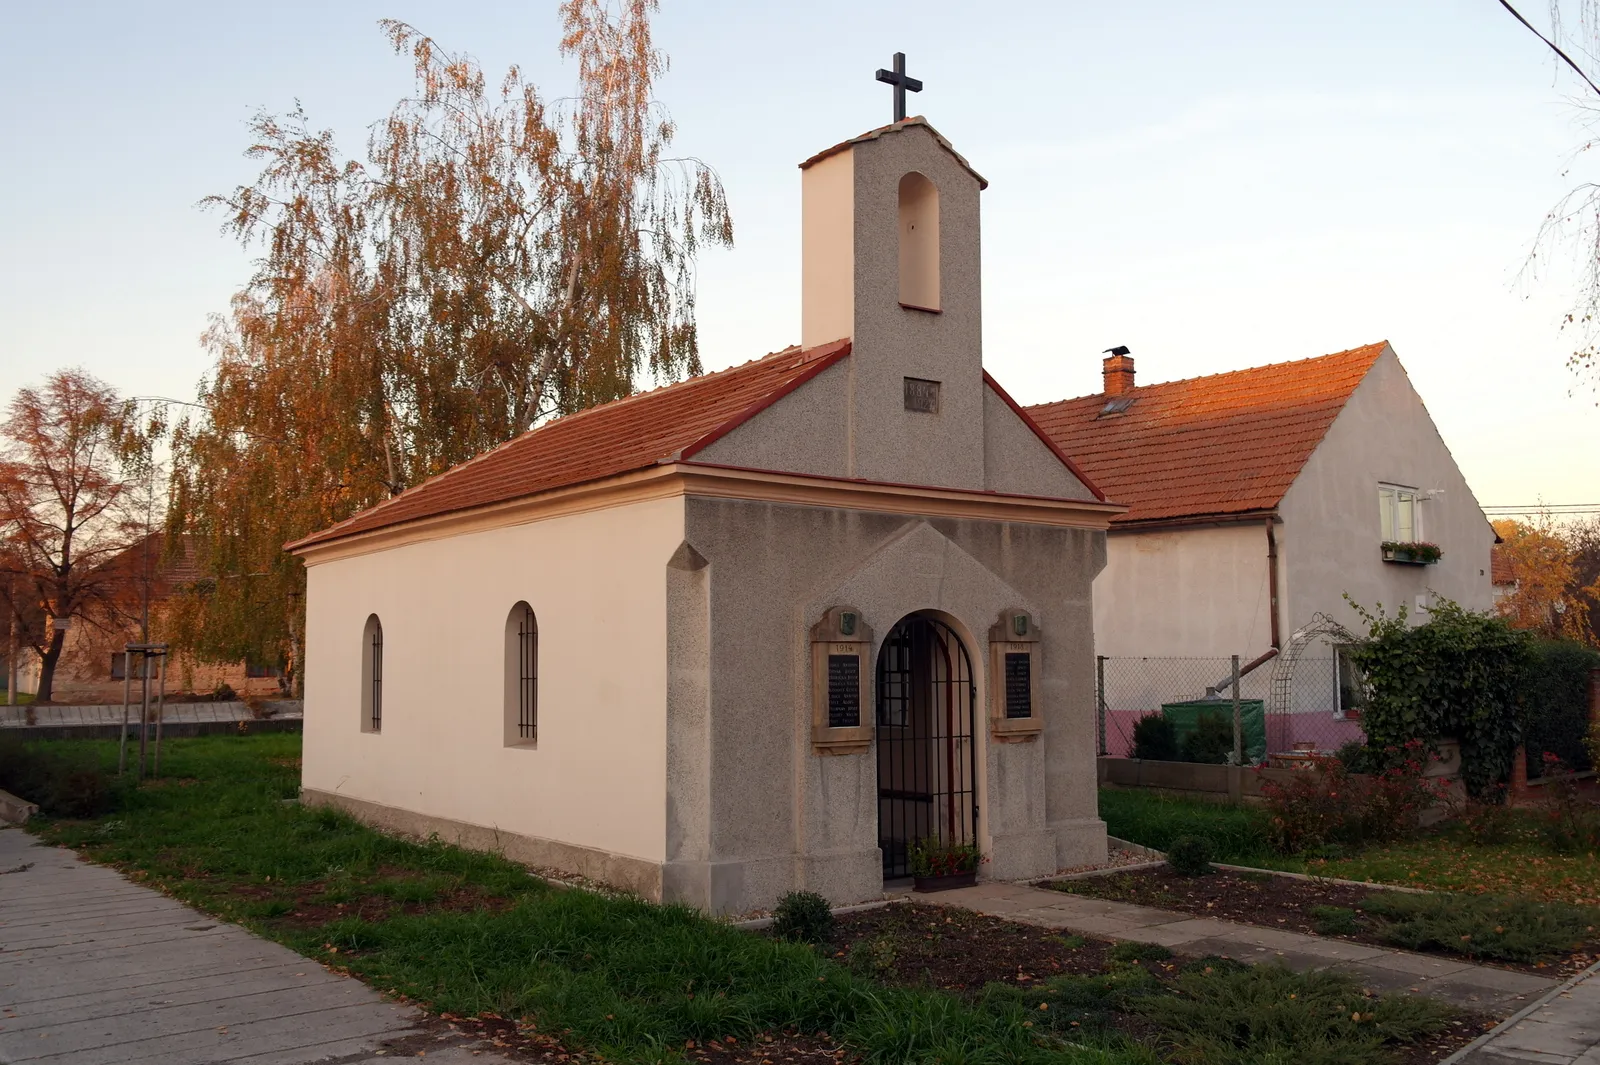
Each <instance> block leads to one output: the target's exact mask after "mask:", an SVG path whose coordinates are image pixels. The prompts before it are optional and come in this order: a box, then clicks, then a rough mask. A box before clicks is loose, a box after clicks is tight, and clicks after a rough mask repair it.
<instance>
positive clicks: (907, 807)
mask: <svg viewBox="0 0 1600 1065" xmlns="http://www.w3.org/2000/svg"><path fill="white" fill-rule="evenodd" d="M976 703H977V689H976V688H975V687H974V686H973V682H972V660H971V659H970V658H969V657H968V656H967V649H966V647H965V645H963V644H962V642H961V638H960V637H959V636H957V635H956V634H955V632H954V630H952V629H951V628H950V627H949V626H948V625H945V624H944V623H943V622H941V621H938V620H936V619H934V618H929V617H924V616H922V615H920V614H912V615H910V616H908V617H905V618H902V619H901V620H900V622H899V624H897V625H896V626H895V627H894V629H893V630H892V631H891V632H890V633H889V636H888V638H887V639H886V640H884V642H883V649H882V650H881V651H879V653H878V706H877V738H878V846H879V847H880V848H882V850H883V875H884V879H886V880H892V879H895V878H898V877H905V876H910V875H911V863H910V856H909V853H908V852H909V850H910V846H911V844H912V843H913V842H915V841H916V840H919V839H934V840H938V841H939V842H941V843H972V842H976V841H977V838H978V750H977V741H976V738H975V735H974V729H975V717H976Z"/></svg>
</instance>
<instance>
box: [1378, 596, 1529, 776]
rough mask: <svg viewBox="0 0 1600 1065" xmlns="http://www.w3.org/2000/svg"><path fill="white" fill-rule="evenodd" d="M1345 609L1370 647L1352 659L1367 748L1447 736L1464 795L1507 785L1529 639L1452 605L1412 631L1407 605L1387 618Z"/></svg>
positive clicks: (1443, 604) (1518, 738)
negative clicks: (1360, 679) (1362, 688)
mask: <svg viewBox="0 0 1600 1065" xmlns="http://www.w3.org/2000/svg"><path fill="white" fill-rule="evenodd" d="M1346 599H1347V600H1348V599H1349V597H1348V596H1346ZM1350 603H1351V605H1352V606H1354V607H1355V609H1356V611H1357V612H1358V613H1360V615H1361V616H1362V618H1363V619H1365V621H1366V622H1367V626H1368V636H1367V639H1365V640H1363V641H1362V642H1361V643H1359V644H1357V645H1355V646H1354V647H1352V648H1351V649H1350V651H1349V654H1350V657H1351V660H1352V661H1353V662H1354V663H1355V664H1356V665H1357V666H1358V667H1359V668H1360V669H1361V672H1362V674H1363V675H1364V676H1365V678H1366V682H1367V687H1368V700H1367V706H1366V709H1365V710H1364V711H1363V712H1362V715H1361V718H1362V720H1361V724H1362V727H1363V728H1365V729H1366V733H1367V742H1368V744H1369V745H1370V746H1371V747H1374V748H1376V749H1378V750H1383V749H1385V748H1388V747H1401V746H1403V745H1404V744H1405V743H1407V742H1408V741H1410V740H1420V741H1422V742H1423V743H1424V744H1427V745H1429V746H1431V745H1432V744H1434V743H1435V742H1436V741H1437V740H1439V739H1441V738H1444V737H1453V738H1455V739H1457V740H1459V741H1460V742H1461V779H1462V782H1463V783H1464V784H1466V786H1467V791H1468V792H1469V793H1471V794H1473V795H1482V794H1484V793H1486V792H1488V791H1489V790H1490V789H1491V788H1492V787H1493V785H1494V784H1495V783H1496V782H1498V781H1502V780H1505V779H1507V777H1509V776H1510V773H1511V760H1512V757H1513V755H1514V754H1515V753H1516V749H1517V745H1518V744H1519V743H1521V742H1522V730H1521V726H1520V723H1519V721H1518V705H1519V701H1520V700H1519V696H1520V688H1521V686H1522V684H1523V680H1524V677H1525V676H1526V671H1527V668H1528V662H1529V658H1530V655H1531V653H1532V650H1531V648H1532V637H1531V636H1530V635H1529V634H1528V633H1526V632H1519V631H1517V630H1515V629H1513V628H1511V626H1510V625H1508V624H1507V623H1506V621H1505V619H1504V618H1498V617H1492V616H1490V615H1488V614H1479V613H1474V612H1473V611H1470V610H1463V609H1462V608H1461V607H1460V606H1459V605H1458V604H1456V603H1453V602H1450V601H1449V600H1441V601H1440V602H1439V604H1438V605H1436V606H1435V607H1433V608H1432V609H1431V610H1430V611H1429V620H1428V622H1427V624H1424V625H1417V626H1412V625H1411V624H1410V623H1409V622H1408V621H1407V614H1406V609H1405V607H1404V606H1402V607H1401V608H1400V610H1399V612H1398V613H1396V614H1395V615H1393V616H1389V615H1386V614H1384V613H1383V612H1382V609H1381V608H1380V609H1379V611H1378V613H1376V614H1372V613H1369V612H1368V611H1366V610H1365V609H1363V608H1362V607H1360V606H1357V605H1356V604H1355V602H1354V601H1353V600H1350Z"/></svg>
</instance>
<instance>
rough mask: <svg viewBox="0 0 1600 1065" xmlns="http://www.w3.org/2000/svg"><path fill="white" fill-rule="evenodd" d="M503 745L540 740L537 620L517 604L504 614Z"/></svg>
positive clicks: (526, 744)
mask: <svg viewBox="0 0 1600 1065" xmlns="http://www.w3.org/2000/svg"><path fill="white" fill-rule="evenodd" d="M505 675H506V683H505V744H506V746H507V747H533V746H535V745H536V744H537V743H538V739H539V621H538V619H537V618H536V617H534V614H533V607H531V606H529V605H528V604H527V603H526V602H522V603H518V604H517V605H516V606H514V607H512V608H511V613H510V614H508V615H507V616H506V655H505Z"/></svg>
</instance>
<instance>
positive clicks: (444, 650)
mask: <svg viewBox="0 0 1600 1065" xmlns="http://www.w3.org/2000/svg"><path fill="white" fill-rule="evenodd" d="M682 539H683V501H682V499H681V498H672V499H663V500H656V501H650V502H643V503H635V504H631V505H628V506H621V507H616V508H612V509H608V510H600V511H593V512H589V513H583V514H575V515H569V516H565V517H558V518H551V519H548V520H544V521H539V522H534V523H531V524H526V525H518V526H512V527H509V528H499V529H490V530H485V531H479V532H472V533H467V534H463V535H459V536H454V537H449V538H445V539H439V540H433V541H428V542H424V543H417V544H410V545H405V546H401V547H395V548H391V549H389V550H385V551H379V552H376V553H373V554H368V555H361V556H357V557H353V558H345V559H340V560H335V561H329V562H323V563H320V564H316V565H313V566H311V567H310V569H309V570H308V590H307V612H306V613H307V619H306V628H307V631H306V650H307V654H306V693H305V694H306V704H305V754H304V764H303V776H302V779H303V783H304V785H305V787H306V788H308V789H314V790H317V791H323V792H330V793H333V794H336V795H339V796H343V797H348V798H353V799H359V800H365V801H367V802H372V803H379V804H382V805H384V806H389V807H395V808H398V809H401V810H407V811H412V812H416V813H422V814H426V815H428V816H431V817H438V818H446V819H450V820H452V821H457V822H465V823H468V824H472V825H479V826H484V827H489V828H496V829H500V830H503V831H508V832H513V833H518V834H522V835H526V836H532V837H538V838H542V839H549V840H558V841H562V842H566V843H572V844H578V845H581V846H584V847H589V848H597V849H600V850H603V851H606V852H610V853H613V854H620V855H627V856H631V857H635V858H641V859H645V860H649V861H660V860H661V859H662V858H663V857H664V853H665V802H666V754H665V746H666V580H665V577H664V574H665V567H666V563H667V560H668V558H670V557H671V555H672V553H673V551H674V550H676V549H677V547H678V545H679V543H680V542H681V541H682ZM520 600H525V601H527V602H528V603H529V604H530V605H531V606H532V607H533V609H534V612H535V614H536V616H537V619H538V625H539V736H538V745H537V747H536V748H525V747H513V748H508V747H506V746H505V743H504V732H503V720H504V718H503V713H504V698H505V696H504V669H505V662H504V657H505V639H504V632H505V624H506V616H507V613H508V612H509V611H510V610H511V608H512V606H513V605H515V604H516V603H517V602H518V601H520ZM372 613H376V614H377V615H378V617H379V618H380V619H381V620H382V622H383V669H384V679H383V726H382V731H381V732H379V733H376V734H373V733H363V732H362V731H361V729H360V706H361V694H360V688H361V662H362V654H363V650H364V649H363V647H362V644H361V633H362V626H363V624H364V623H365V621H366V618H367V616H368V615H369V614H372Z"/></svg>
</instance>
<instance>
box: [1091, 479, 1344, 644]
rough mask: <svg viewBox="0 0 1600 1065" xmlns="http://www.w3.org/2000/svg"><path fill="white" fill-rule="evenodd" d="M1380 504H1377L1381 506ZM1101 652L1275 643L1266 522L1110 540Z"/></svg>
mask: <svg viewBox="0 0 1600 1065" xmlns="http://www.w3.org/2000/svg"><path fill="white" fill-rule="evenodd" d="M1374 507H1376V504H1374ZM1094 637H1095V640H1094V642H1095V651H1096V653H1097V654H1101V655H1106V656H1109V657H1185V658H1196V657H1201V658H1210V657H1217V658H1226V657H1228V656H1229V655H1240V656H1241V657H1243V658H1245V659H1246V660H1248V659H1249V658H1252V657H1254V656H1256V655H1258V654H1260V653H1262V652H1263V651H1265V650H1266V649H1267V648H1268V647H1269V646H1271V640H1272V615H1271V607H1270V593H1269V583H1268V578H1267V534H1266V529H1265V526H1264V525H1263V524H1262V523H1260V522H1251V523H1249V524H1244V525H1222V526H1187V527H1184V528H1181V529H1172V530H1167V531H1163V532H1143V533H1122V532H1119V533H1114V534H1112V535H1111V536H1109V537H1107V538H1106V568H1105V569H1104V570H1102V571H1101V573H1100V575H1099V576H1098V577H1096V578H1095V582H1094Z"/></svg>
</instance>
